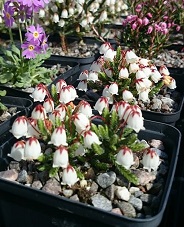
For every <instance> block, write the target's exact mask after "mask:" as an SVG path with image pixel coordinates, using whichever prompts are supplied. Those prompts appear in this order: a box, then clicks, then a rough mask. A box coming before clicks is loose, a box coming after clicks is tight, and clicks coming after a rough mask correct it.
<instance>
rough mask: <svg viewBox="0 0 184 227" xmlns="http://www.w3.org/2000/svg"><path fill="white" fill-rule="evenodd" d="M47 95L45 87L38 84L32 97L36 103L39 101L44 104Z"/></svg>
mask: <svg viewBox="0 0 184 227" xmlns="http://www.w3.org/2000/svg"><path fill="white" fill-rule="evenodd" d="M46 94H47V92H46V88H45V85H43V84H38V85H36V87H35V89H34V91H33V93H32V94H31V95H30V96H31V97H32V98H33V99H34V102H37V101H39V102H43V101H44V99H45V96H46Z"/></svg>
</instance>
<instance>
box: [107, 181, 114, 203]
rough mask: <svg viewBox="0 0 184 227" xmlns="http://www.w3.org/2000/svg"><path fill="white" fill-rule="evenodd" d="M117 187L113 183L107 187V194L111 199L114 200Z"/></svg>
mask: <svg viewBox="0 0 184 227" xmlns="http://www.w3.org/2000/svg"><path fill="white" fill-rule="evenodd" d="M115 188H116V187H115V185H114V184H112V185H110V186H109V187H108V188H106V190H105V194H106V196H107V197H108V198H109V199H110V200H111V201H113V199H114V192H115Z"/></svg>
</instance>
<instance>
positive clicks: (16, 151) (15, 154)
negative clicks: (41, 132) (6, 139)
mask: <svg viewBox="0 0 184 227" xmlns="http://www.w3.org/2000/svg"><path fill="white" fill-rule="evenodd" d="M24 148H25V141H24V140H19V141H17V142H15V143H14V145H13V146H12V148H11V153H10V154H8V156H9V157H11V158H13V159H14V160H16V161H18V162H19V161H21V160H22V159H24Z"/></svg>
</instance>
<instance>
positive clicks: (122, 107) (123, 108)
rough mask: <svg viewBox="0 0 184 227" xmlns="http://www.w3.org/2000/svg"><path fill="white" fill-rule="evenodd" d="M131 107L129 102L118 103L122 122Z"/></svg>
mask: <svg viewBox="0 0 184 227" xmlns="http://www.w3.org/2000/svg"><path fill="white" fill-rule="evenodd" d="M129 106H130V104H129V103H128V102H127V101H120V102H118V106H117V111H118V116H119V119H120V120H122V119H124V115H125V112H126V110H127V107H129Z"/></svg>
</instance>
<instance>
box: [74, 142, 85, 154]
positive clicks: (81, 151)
mask: <svg viewBox="0 0 184 227" xmlns="http://www.w3.org/2000/svg"><path fill="white" fill-rule="evenodd" d="M85 151H86V150H85V148H84V146H83V145H82V144H80V145H79V147H78V148H77V150H75V156H83V155H84V154H85Z"/></svg>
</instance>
